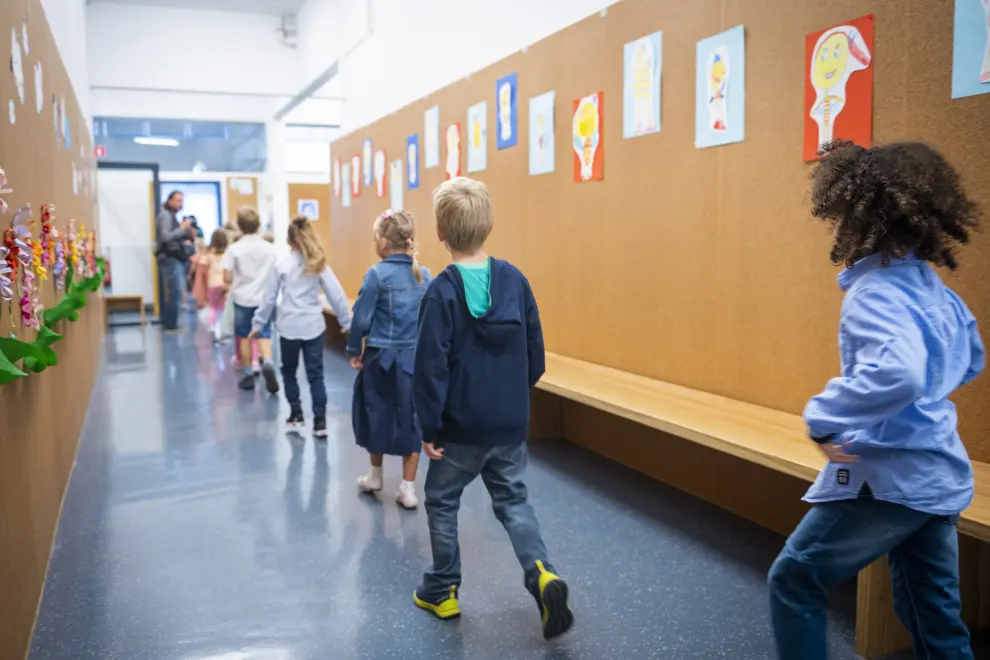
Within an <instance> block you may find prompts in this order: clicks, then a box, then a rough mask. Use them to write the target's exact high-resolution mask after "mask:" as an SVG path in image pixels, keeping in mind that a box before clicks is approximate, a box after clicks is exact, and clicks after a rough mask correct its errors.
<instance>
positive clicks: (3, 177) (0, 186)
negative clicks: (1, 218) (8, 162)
mask: <svg viewBox="0 0 990 660" xmlns="http://www.w3.org/2000/svg"><path fill="white" fill-rule="evenodd" d="M12 192H14V191H13V190H11V189H10V188H8V187H7V173H6V172H4V171H3V168H0V195H9V194H10V193H12ZM6 212H7V202H5V201H3V199H2V198H0V213H6Z"/></svg>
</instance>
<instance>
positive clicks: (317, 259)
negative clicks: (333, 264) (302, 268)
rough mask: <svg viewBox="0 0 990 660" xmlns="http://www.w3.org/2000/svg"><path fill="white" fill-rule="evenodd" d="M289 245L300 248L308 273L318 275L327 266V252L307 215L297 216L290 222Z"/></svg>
mask: <svg viewBox="0 0 990 660" xmlns="http://www.w3.org/2000/svg"><path fill="white" fill-rule="evenodd" d="M289 245H291V246H292V247H294V248H295V249H297V250H299V253H300V254H301V255H302V258H303V261H304V262H305V264H306V272H307V273H311V274H313V275H318V274H320V273H322V272H323V269H324V268H326V267H327V253H326V251H325V250H324V249H323V244H322V243H320V237H319V236H317V235H316V231H315V230H314V229H313V225H312V224H311V223H310V221H309V218H307V217H306V216H304V215H300V216H297V217H295V218H293V220H292V222H291V223H289Z"/></svg>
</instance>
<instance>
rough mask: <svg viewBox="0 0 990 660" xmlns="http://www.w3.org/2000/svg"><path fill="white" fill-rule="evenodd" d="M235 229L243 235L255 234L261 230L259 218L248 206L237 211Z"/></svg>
mask: <svg viewBox="0 0 990 660" xmlns="http://www.w3.org/2000/svg"><path fill="white" fill-rule="evenodd" d="M237 227H238V229H240V230H241V232H242V233H245V234H256V233H258V230H259V229H261V216H259V215H258V212H257V211H255V210H254V209H253V208H251V207H250V206H242V207H241V208H239V209H237Z"/></svg>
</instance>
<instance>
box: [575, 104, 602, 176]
mask: <svg viewBox="0 0 990 660" xmlns="http://www.w3.org/2000/svg"><path fill="white" fill-rule="evenodd" d="M598 124H599V114H598V95H597V94H592V95H590V96H585V97H584V98H583V99H581V101H580V102H579V103H578V109H577V112H575V113H574V125H573V128H572V132H573V135H574V151H575V153H577V155H578V159H579V160H580V162H581V178H582V179H584V180H585V181H587V180H589V179H590V178H591V176H592V169H593V167H594V163H595V151H597V150H598V141H599V137H600V135H599V132H598Z"/></svg>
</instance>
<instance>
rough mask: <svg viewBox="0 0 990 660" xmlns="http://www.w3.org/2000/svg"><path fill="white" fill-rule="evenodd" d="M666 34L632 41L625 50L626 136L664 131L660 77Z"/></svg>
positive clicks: (624, 130) (623, 127)
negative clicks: (661, 129)
mask: <svg viewBox="0 0 990 660" xmlns="http://www.w3.org/2000/svg"><path fill="white" fill-rule="evenodd" d="M662 48H663V33H661V32H654V33H653V34H648V35H646V36H645V37H642V38H641V39H637V40H636V41H631V42H629V43H627V44H626V45H625V48H624V49H623V68H622V136H623V137H624V138H634V137H639V136H640V135H647V134H649V133H656V132H658V131H659V130H660V74H661V71H662V70H663V66H662V65H663V56H662V52H663V51H662Z"/></svg>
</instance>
